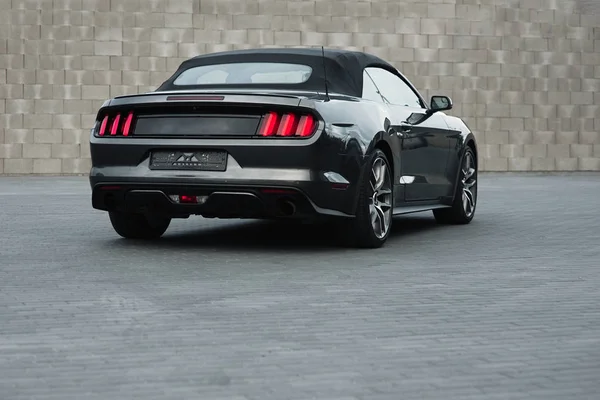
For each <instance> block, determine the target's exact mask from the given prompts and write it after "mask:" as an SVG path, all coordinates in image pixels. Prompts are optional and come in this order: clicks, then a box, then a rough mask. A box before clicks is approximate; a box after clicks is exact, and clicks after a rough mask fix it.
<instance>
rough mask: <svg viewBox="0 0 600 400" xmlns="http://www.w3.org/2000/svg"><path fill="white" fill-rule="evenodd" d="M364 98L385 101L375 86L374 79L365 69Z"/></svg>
mask: <svg viewBox="0 0 600 400" xmlns="http://www.w3.org/2000/svg"><path fill="white" fill-rule="evenodd" d="M362 98H363V99H367V100H372V101H376V102H378V103H383V99H382V98H381V95H380V94H379V91H378V90H377V88H376V87H375V84H374V83H373V80H372V79H371V77H370V76H369V74H367V71H363V91H362Z"/></svg>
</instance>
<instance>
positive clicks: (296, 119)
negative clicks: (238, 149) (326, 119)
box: [258, 111, 317, 137]
mask: <svg viewBox="0 0 600 400" xmlns="http://www.w3.org/2000/svg"><path fill="white" fill-rule="evenodd" d="M316 126H317V121H316V120H315V118H314V117H313V116H312V115H310V114H295V113H291V112H285V113H281V114H280V113H276V112H273V111H272V112H269V113H267V114H266V115H265V116H264V117H263V120H262V123H261V125H260V128H259V130H258V135H259V136H279V137H286V136H294V137H309V136H311V135H312V134H313V133H314V132H315V128H316Z"/></svg>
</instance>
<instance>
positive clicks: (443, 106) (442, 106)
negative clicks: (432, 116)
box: [430, 96, 452, 112]
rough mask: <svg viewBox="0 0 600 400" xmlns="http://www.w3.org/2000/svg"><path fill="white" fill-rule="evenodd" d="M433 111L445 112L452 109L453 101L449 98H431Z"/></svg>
mask: <svg viewBox="0 0 600 400" xmlns="http://www.w3.org/2000/svg"><path fill="white" fill-rule="evenodd" d="M430 108H431V111H432V112H436V111H444V110H450V109H452V100H451V99H450V97H448V96H431V105H430Z"/></svg>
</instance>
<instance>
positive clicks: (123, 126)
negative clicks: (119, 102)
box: [98, 111, 135, 136]
mask: <svg viewBox="0 0 600 400" xmlns="http://www.w3.org/2000/svg"><path fill="white" fill-rule="evenodd" d="M126 115H127V117H125V114H123V119H124V120H125V122H124V123H121V122H122V119H121V113H117V114H112V115H111V114H107V115H105V116H104V118H102V123H101V124H100V129H99V130H98V136H105V135H106V134H107V133H109V132H108V127H109V125H110V136H131V134H132V133H133V132H132V128H133V122H134V118H135V115H134V114H133V111H130V112H129V113H128V114H126Z"/></svg>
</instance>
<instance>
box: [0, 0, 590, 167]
mask: <svg viewBox="0 0 600 400" xmlns="http://www.w3.org/2000/svg"><path fill="white" fill-rule="evenodd" d="M320 45H325V46H327V47H340V48H351V49H358V50H364V51H367V52H371V53H373V54H376V55H379V56H381V57H383V58H385V59H387V60H389V61H391V62H392V63H394V64H395V65H396V66H397V67H398V68H399V69H401V70H402V71H403V72H404V73H406V74H407V76H408V77H409V78H410V79H411V80H412V81H413V82H414V83H415V84H416V86H417V87H418V88H419V89H420V90H422V91H423V92H424V94H425V95H426V96H429V95H431V94H434V93H440V94H447V95H450V96H451V97H452V98H453V100H454V102H455V104H456V108H455V110H453V111H452V113H453V114H454V115H460V116H463V117H464V118H465V120H466V122H467V123H468V124H469V125H470V126H471V128H472V129H473V130H474V131H475V132H476V135H477V138H478V140H479V145H480V152H481V157H480V158H481V166H482V168H483V169H484V170H488V171H554V170H560V171H572V170H595V171H598V170H600V133H599V132H600V92H599V89H600V2H598V1H597V0H578V1H575V0H435V1H434V0H372V1H359V0H346V1H339V0H289V1H286V0H243V1H239V0H12V1H11V0H0V174H31V173H35V174H72V173H87V172H88V171H89V167H90V159H89V147H88V136H89V129H90V127H91V126H92V124H93V121H94V118H95V112H96V110H97V109H98V107H99V106H100V105H101V104H102V102H103V101H104V100H105V99H107V98H110V97H113V96H117V95H121V94H131V93H139V92H144V91H149V90H153V89H154V88H155V87H156V86H157V85H158V84H160V83H161V82H162V81H163V80H164V79H165V78H166V77H167V76H169V75H170V74H171V73H172V72H174V71H175V69H176V68H177V66H178V65H179V63H180V62H181V61H183V60H184V59H186V58H188V57H191V56H194V55H197V54H202V53H206V52H213V51H220V50H228V49H235V48H250V47H258V46H270V47H279V46H320Z"/></svg>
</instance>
